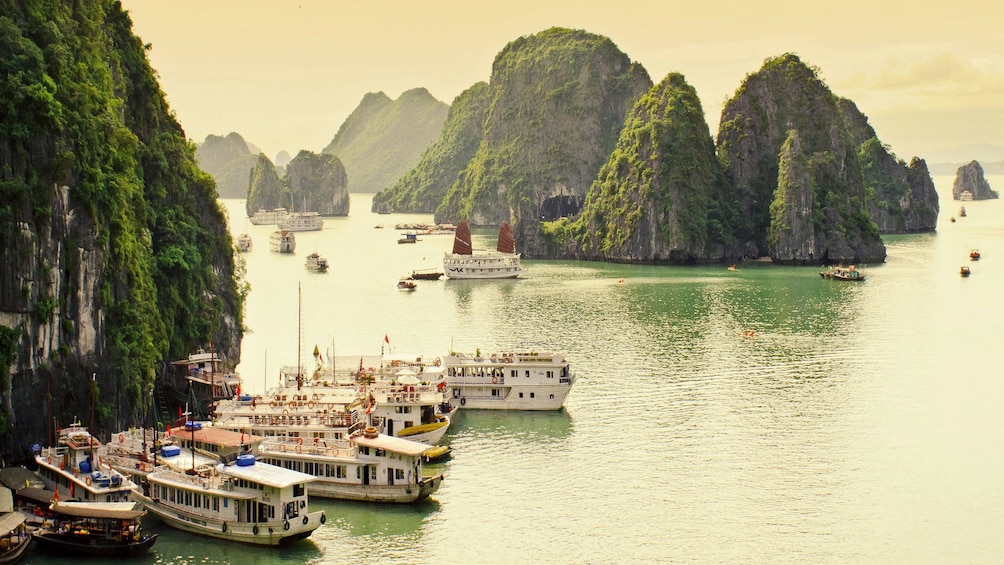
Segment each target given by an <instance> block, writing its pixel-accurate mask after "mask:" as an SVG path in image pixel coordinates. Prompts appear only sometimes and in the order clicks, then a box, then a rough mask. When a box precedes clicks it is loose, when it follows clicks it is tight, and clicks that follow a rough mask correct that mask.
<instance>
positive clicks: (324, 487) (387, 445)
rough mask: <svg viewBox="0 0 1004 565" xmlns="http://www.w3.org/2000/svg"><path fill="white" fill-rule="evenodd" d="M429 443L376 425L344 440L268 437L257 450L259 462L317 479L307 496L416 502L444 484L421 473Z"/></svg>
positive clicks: (435, 477)
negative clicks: (383, 430)
mask: <svg viewBox="0 0 1004 565" xmlns="http://www.w3.org/2000/svg"><path fill="white" fill-rule="evenodd" d="M428 449H429V446H428V445H425V444H422V443H418V442H415V441H411V440H408V439H403V438H398V437H391V436H388V435H383V434H380V433H379V432H377V430H376V428H374V427H367V428H365V429H364V430H361V431H356V432H354V433H353V434H352V435H350V436H348V437H347V438H345V439H342V440H321V439H318V438H314V439H313V440H312V441H310V442H306V443H305V442H303V439H302V438H299V437H297V438H272V439H267V440H265V441H264V442H262V444H261V445H260V446H259V447H258V452H259V454H260V456H261V458H262V460H264V461H267V462H269V463H272V464H274V465H277V466H281V467H284V468H287V469H295V470H297V471H303V472H305V473H309V474H311V475H316V476H317V480H316V481H313V482H311V483H310V484H309V485H308V486H307V489H308V490H309V491H310V494H311V496H320V497H323V498H336V499H341V500H357V501H370V502H415V501H418V500H422V499H424V498H427V497H428V496H429V495H431V494H432V493H434V492H436V491H437V490H439V487H440V486H441V485H442V484H443V475H442V474H432V475H428V476H426V475H423V472H422V462H423V460H422V454H423V453H425V452H426V451H427V450H428Z"/></svg>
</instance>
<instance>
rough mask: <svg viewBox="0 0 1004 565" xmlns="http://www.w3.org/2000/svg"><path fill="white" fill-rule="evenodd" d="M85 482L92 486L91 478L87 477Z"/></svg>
mask: <svg viewBox="0 0 1004 565" xmlns="http://www.w3.org/2000/svg"><path fill="white" fill-rule="evenodd" d="M84 482H85V483H87V486H91V476H90V475H87V477H85V478H84Z"/></svg>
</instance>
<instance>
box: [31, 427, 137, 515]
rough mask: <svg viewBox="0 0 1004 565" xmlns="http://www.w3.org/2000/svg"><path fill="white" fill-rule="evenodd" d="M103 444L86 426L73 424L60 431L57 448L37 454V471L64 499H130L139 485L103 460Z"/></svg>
mask: <svg viewBox="0 0 1004 565" xmlns="http://www.w3.org/2000/svg"><path fill="white" fill-rule="evenodd" d="M101 447H102V443H101V442H100V441H98V440H97V438H95V437H93V436H92V435H91V433H90V432H89V431H88V430H87V428H85V427H82V426H81V425H80V424H79V423H74V424H73V425H72V426H70V427H68V428H63V429H62V430H60V431H59V439H58V441H57V445H56V447H44V448H42V450H41V451H40V452H39V453H38V455H36V456H35V463H37V464H38V474H39V475H40V476H41V477H42V480H43V481H44V482H45V484H46V487H47V488H50V489H52V490H56V491H58V493H59V495H60V496H61V497H65V498H64V500H68V499H71V498H75V499H77V500H80V501H81V502H128V501H130V500H132V499H133V498H132V494H133V489H135V488H136V484H135V483H133V482H132V481H131V480H129V478H128V477H126V476H124V475H123V474H122V473H119V472H118V471H116V470H114V469H112V467H111V465H110V464H108V463H107V462H103V461H101V458H100V457H99V456H98V452H99V451H100V450H101Z"/></svg>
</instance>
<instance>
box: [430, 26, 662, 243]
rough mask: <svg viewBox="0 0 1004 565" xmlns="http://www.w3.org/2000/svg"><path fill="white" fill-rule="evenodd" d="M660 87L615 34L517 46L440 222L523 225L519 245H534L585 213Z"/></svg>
mask: <svg viewBox="0 0 1004 565" xmlns="http://www.w3.org/2000/svg"><path fill="white" fill-rule="evenodd" d="M651 87H652V81H651V79H650V78H649V76H648V73H647V72H646V71H645V69H644V68H642V67H641V66H640V65H638V64H636V63H632V62H631V60H630V59H629V58H628V56H627V55H625V54H624V53H623V52H621V51H620V50H619V49H618V48H617V46H616V45H615V44H614V43H613V42H612V41H610V39H608V38H606V37H602V36H599V35H594V34H591V33H588V32H586V31H582V30H571V29H564V28H551V29H548V30H545V31H543V32H540V33H537V34H535V35H530V36H524V37H521V38H519V39H516V40H515V41H512V42H510V43H509V44H508V45H506V47H505V48H503V49H502V51H501V52H499V54H498V55H497V56H496V57H495V61H494V63H493V64H492V74H491V78H490V80H489V90H490V92H489V98H490V102H489V112H488V116H487V117H486V119H485V122H484V125H483V138H482V140H481V144H480V146H479V147H478V150H477V152H476V153H475V155H474V157H473V158H472V159H471V161H470V162H469V163H468V165H467V167H466V169H465V170H464V172H463V173H462V174H461V176H460V177H459V178H458V179H457V182H456V183H455V184H454V185H453V186H452V187H451V188H450V190H449V191H448V192H447V195H446V199H445V200H444V201H443V203H442V205H441V206H440V207H439V209H437V211H436V214H435V219H436V221H437V222H443V221H453V222H456V221H459V219H466V220H468V221H469V222H470V223H471V225H480V226H497V225H501V223H502V222H503V221H506V220H511V219H512V218H515V219H516V223H515V225H514V228H515V231H516V238H517V240H522V241H527V234H531V233H534V234H536V233H537V232H539V229H540V228H539V224H540V220H541V219H544V220H554V219H557V218H558V217H560V216H572V215H576V214H578V212H579V210H580V209H581V207H582V204H583V202H584V201H585V198H586V192H587V191H588V190H589V186H590V185H591V184H592V182H593V180H595V179H596V175H597V173H598V172H599V170H600V167H601V166H602V165H603V163H605V162H606V161H607V158H608V157H609V156H610V153H611V151H613V149H614V147H615V146H616V144H617V137H618V135H619V133H620V130H621V128H622V127H623V125H624V118H625V117H626V116H627V114H628V112H629V111H630V109H631V107H632V106H633V105H634V103H635V102H636V101H637V100H638V98H639V97H641V95H643V94H644V93H645V92H647V91H648V89H649V88H651ZM523 249H524V250H525V252H526V253H527V254H528V256H532V255H533V254H534V252H535V249H533V246H532V244H529V243H527V244H524V246H523Z"/></svg>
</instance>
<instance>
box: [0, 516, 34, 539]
mask: <svg viewBox="0 0 1004 565" xmlns="http://www.w3.org/2000/svg"><path fill="white" fill-rule="evenodd" d="M27 519H28V517H27V516H25V515H24V514H23V513H21V512H10V513H7V514H4V515H3V516H0V535H3V534H6V533H7V532H10V531H11V530H13V529H14V528H16V527H18V526H20V525H21V524H23V523H24V521H25V520H27Z"/></svg>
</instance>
